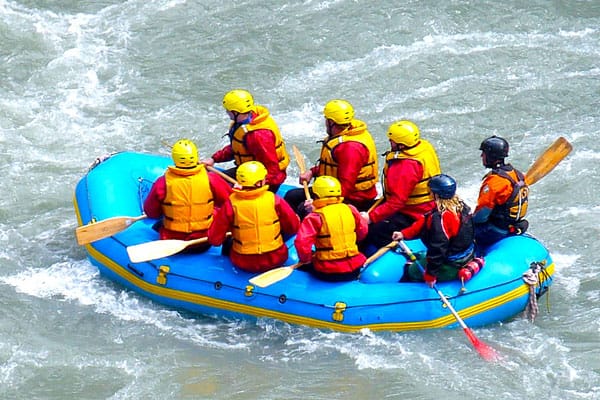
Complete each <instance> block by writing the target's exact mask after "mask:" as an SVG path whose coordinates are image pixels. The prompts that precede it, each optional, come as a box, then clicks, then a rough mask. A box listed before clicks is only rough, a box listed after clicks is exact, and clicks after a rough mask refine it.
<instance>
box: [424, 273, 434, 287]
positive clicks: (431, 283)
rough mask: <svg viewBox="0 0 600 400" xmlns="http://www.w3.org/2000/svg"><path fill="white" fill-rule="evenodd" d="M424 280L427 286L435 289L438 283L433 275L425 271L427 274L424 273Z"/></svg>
mask: <svg viewBox="0 0 600 400" xmlns="http://www.w3.org/2000/svg"><path fill="white" fill-rule="evenodd" d="M423 280H424V281H425V283H427V285H428V286H429V287H431V288H432V287H433V286H434V285H435V283H436V282H437V278H436V277H435V276H433V275H429V274H428V273H427V271H425V273H423Z"/></svg>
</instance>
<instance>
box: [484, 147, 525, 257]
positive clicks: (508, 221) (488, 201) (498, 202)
mask: <svg viewBox="0 0 600 400" xmlns="http://www.w3.org/2000/svg"><path fill="white" fill-rule="evenodd" d="M479 150H481V161H482V163H483V166H484V167H486V168H491V171H490V172H489V173H488V174H487V175H485V177H484V178H483V182H482V183H481V188H480V190H479V197H478V199H477V207H476V208H475V212H474V214H473V222H474V223H475V242H476V243H477V246H478V248H479V247H487V246H490V245H491V244H493V243H496V242H497V241H499V240H501V239H503V238H505V237H507V236H511V235H521V234H523V233H525V232H526V231H527V228H528V227H529V222H528V221H527V220H526V219H525V215H526V214H527V207H528V204H529V200H528V198H529V186H528V185H527V184H526V182H525V176H524V174H523V173H521V171H519V170H517V169H516V168H514V167H513V166H512V165H511V164H507V163H505V161H504V159H505V157H508V150H509V145H508V142H507V141H506V140H505V139H503V138H501V137H498V136H492V137H489V138H487V139H485V140H484V141H483V142H482V143H481V146H480V147H479Z"/></svg>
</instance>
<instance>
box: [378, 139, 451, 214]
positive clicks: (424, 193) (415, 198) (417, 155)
mask: <svg viewBox="0 0 600 400" xmlns="http://www.w3.org/2000/svg"><path fill="white" fill-rule="evenodd" d="M403 159H410V160H415V161H418V162H419V163H420V164H421V165H422V166H423V176H422V177H421V179H420V180H419V182H418V183H417V185H416V186H415V188H414V189H413V191H412V193H411V194H410V195H409V196H408V200H407V201H406V205H408V206H412V205H416V204H423V203H427V202H429V201H433V193H431V191H430V190H429V186H428V183H429V180H430V179H431V177H432V176H435V175H438V174H440V173H441V168H440V162H439V160H438V157H437V154H436V152H435V149H434V148H433V146H432V145H431V143H429V142H428V141H426V140H423V139H421V140H420V142H419V144H417V145H416V146H413V147H411V148H409V149H404V150H400V151H394V152H392V151H390V152H388V153H387V154H386V156H385V166H384V167H383V186H384V187H383V192H384V194H385V195H386V196H388V195H389V193H388V191H387V189H386V186H387V185H388V182H387V171H388V168H389V166H390V163H392V162H394V160H403Z"/></svg>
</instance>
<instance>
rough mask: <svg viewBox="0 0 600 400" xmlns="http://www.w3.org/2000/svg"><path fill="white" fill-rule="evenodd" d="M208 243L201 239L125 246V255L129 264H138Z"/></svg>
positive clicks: (170, 240) (160, 241) (161, 241)
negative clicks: (129, 261)
mask: <svg viewBox="0 0 600 400" xmlns="http://www.w3.org/2000/svg"><path fill="white" fill-rule="evenodd" d="M206 241H208V238H206V237H203V238H199V239H194V240H177V239H166V240H155V241H152V242H146V243H141V244H136V245H134V246H127V254H128V255H129V259H130V260H131V262H134V263H140V262H144V261H150V260H156V259H158V258H163V257H168V256H171V255H173V254H177V253H179V252H180V251H182V250H184V249H185V248H186V247H188V246H192V245H194V244H200V243H204V242H206Z"/></svg>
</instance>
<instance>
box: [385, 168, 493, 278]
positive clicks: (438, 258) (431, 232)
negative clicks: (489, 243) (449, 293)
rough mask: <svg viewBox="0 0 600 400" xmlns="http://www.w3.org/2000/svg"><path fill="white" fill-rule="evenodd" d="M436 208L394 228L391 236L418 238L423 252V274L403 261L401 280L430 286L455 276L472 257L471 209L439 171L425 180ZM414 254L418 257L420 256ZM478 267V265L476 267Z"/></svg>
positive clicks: (445, 176) (480, 262)
mask: <svg viewBox="0 0 600 400" xmlns="http://www.w3.org/2000/svg"><path fill="white" fill-rule="evenodd" d="M429 188H430V189H431V191H432V192H433V196H434V201H435V203H436V208H434V209H433V210H432V211H430V212H428V213H426V214H425V215H423V216H422V217H421V218H419V219H417V220H416V221H415V222H414V223H413V224H412V225H411V226H409V227H408V228H405V229H403V230H402V231H396V232H394V233H393V234H392V239H394V240H403V239H415V238H417V237H420V238H421V240H422V241H423V244H424V245H425V247H427V253H426V254H425V263H422V265H423V266H424V267H425V273H423V272H421V270H420V268H419V267H418V265H416V263H412V264H407V267H406V270H405V273H404V277H403V279H402V280H403V281H425V282H426V283H427V284H428V285H429V286H431V287H433V285H435V283H436V281H438V280H439V281H450V280H453V279H457V278H458V271H459V270H460V269H461V268H463V267H465V266H466V265H467V264H468V263H469V262H474V261H475V262H477V263H479V267H481V266H483V260H482V259H476V260H474V254H475V245H474V241H473V235H474V232H473V223H472V221H471V209H470V208H469V206H467V205H466V204H465V203H464V202H463V201H462V200H461V199H460V198H459V197H458V195H457V194H456V181H455V180H454V178H452V177H451V176H449V175H445V174H439V175H435V176H433V177H432V178H431V179H430V181H429ZM420 256H421V257H419V255H417V257H418V258H422V255H420ZM478 269H479V268H478Z"/></svg>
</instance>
